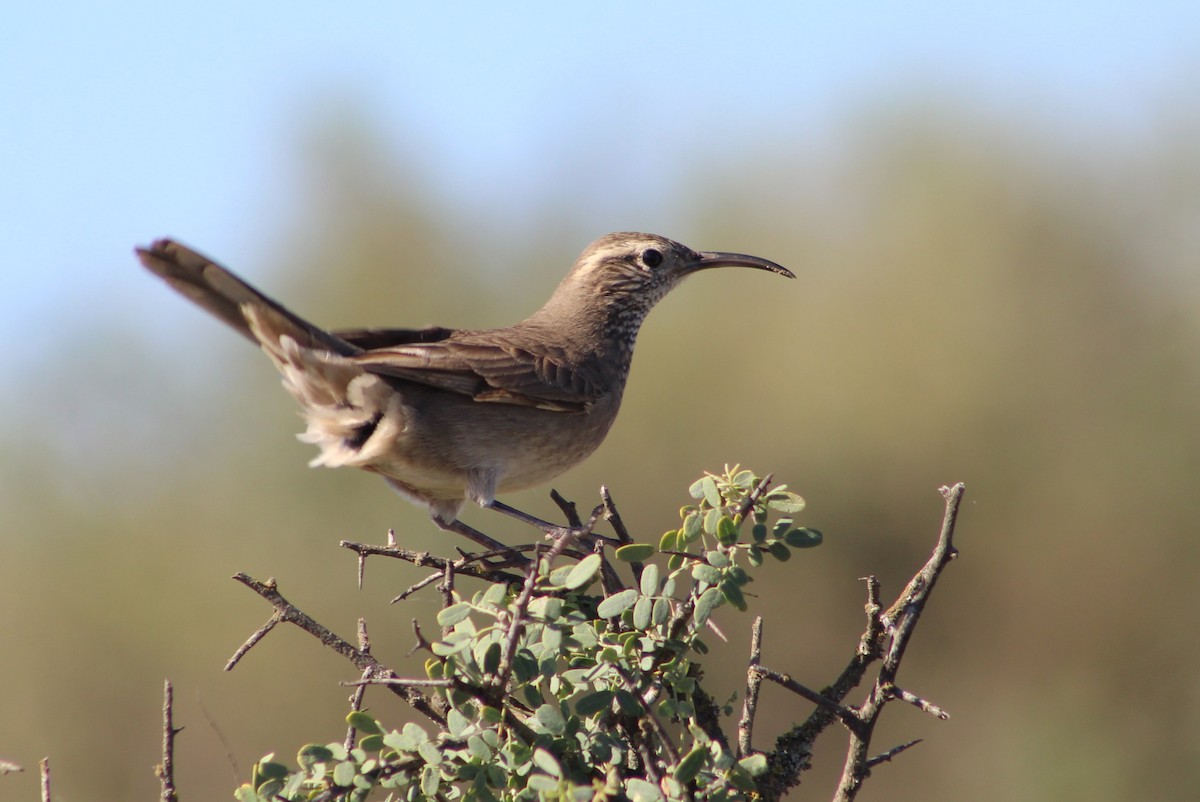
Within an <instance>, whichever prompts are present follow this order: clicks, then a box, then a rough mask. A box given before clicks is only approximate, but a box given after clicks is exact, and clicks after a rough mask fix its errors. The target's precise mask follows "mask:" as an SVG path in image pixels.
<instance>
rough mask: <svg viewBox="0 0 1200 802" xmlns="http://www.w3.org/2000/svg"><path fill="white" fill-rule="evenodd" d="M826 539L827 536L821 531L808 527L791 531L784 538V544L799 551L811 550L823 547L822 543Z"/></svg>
mask: <svg viewBox="0 0 1200 802" xmlns="http://www.w3.org/2000/svg"><path fill="white" fill-rule="evenodd" d="M824 539H825V536H824V535H822V534H821V533H820V532H819V531H817V530H816V529H809V528H807V527H801V528H799V529H792V530H789V531H788V533H787V534H786V535H784V536H783V540H784V542H786V543H787V544H788V545H789V546H792V547H793V548H797V549H811V548H812V547H813V546H819V545H821V541H823V540H824Z"/></svg>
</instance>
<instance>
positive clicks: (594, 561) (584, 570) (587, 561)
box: [563, 551, 619, 590]
mask: <svg viewBox="0 0 1200 802" xmlns="http://www.w3.org/2000/svg"><path fill="white" fill-rule="evenodd" d="M618 553H619V551H618ZM600 560H601V558H600V555H599V554H589V555H588V556H586V557H584V558H583V559H582V560H580V561H579V562H577V563H575V567H574V568H572V569H571V572H570V573H569V574H567V578H566V580H564V581H563V587H565V588H567V589H569V590H574V589H575V588H581V587H583V586H584V585H586V584H587V583H588V582H591V581H592V577H594V576H595V575H596V572H597V571H599V570H600Z"/></svg>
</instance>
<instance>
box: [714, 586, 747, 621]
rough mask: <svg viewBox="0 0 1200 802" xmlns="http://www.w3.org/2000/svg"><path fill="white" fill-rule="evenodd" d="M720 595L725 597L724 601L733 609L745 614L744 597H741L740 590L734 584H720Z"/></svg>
mask: <svg viewBox="0 0 1200 802" xmlns="http://www.w3.org/2000/svg"><path fill="white" fill-rule="evenodd" d="M720 587H721V595H722V596H724V597H725V601H727V602H729V603H730V604H732V605H733V606H734V607H736V608H738V609H739V610H741V611H742V612H743V613H744V612H746V597H745V596H743V595H742V589H741V588H739V587H738V586H737V584H736V583H734V582H722V583H721V585H720Z"/></svg>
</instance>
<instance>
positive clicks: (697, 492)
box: [688, 476, 709, 498]
mask: <svg viewBox="0 0 1200 802" xmlns="http://www.w3.org/2000/svg"><path fill="white" fill-rule="evenodd" d="M708 478H709V477H707V476H705V477H704V478H703V479H697V480H696V481H694V482H692V483H691V485H689V486H688V495H690V496H691V497H692V498H704V481H705V480H706V479H708Z"/></svg>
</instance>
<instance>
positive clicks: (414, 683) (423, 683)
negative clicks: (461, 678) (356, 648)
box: [342, 677, 455, 688]
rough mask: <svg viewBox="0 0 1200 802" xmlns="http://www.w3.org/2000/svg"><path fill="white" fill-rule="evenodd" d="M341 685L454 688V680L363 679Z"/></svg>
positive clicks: (418, 678)
mask: <svg viewBox="0 0 1200 802" xmlns="http://www.w3.org/2000/svg"><path fill="white" fill-rule="evenodd" d="M342 684H343V685H350V686H353V687H355V688H364V687H366V686H367V685H399V686H401V687H404V688H453V687H455V683H454V680H452V679H422V678H420V677H363V678H362V679H357V680H353V681H351V682H343V683H342Z"/></svg>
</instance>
